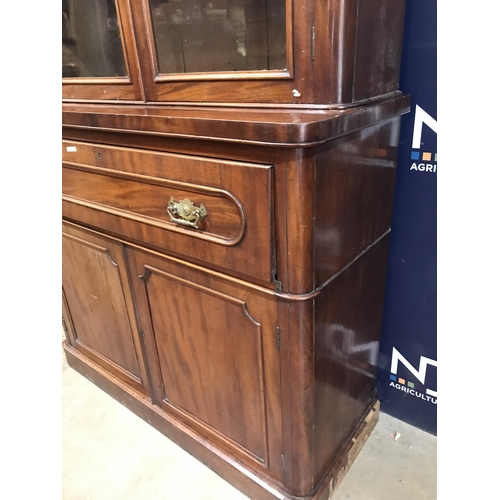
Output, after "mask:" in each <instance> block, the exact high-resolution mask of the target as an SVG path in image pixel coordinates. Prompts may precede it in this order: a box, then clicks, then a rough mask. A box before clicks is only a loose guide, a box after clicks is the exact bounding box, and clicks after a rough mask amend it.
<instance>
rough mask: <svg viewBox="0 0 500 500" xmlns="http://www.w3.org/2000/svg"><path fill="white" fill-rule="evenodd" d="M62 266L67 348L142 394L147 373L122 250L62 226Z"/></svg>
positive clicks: (71, 227)
mask: <svg viewBox="0 0 500 500" xmlns="http://www.w3.org/2000/svg"><path fill="white" fill-rule="evenodd" d="M62 265H63V272H62V278H63V279H62V281H63V303H64V305H65V307H64V310H65V311H66V315H67V316H68V317H67V318H66V319H67V323H69V325H68V324H66V332H67V337H68V341H69V344H70V345H71V346H72V347H73V348H75V349H77V350H78V351H80V352H82V353H83V354H85V355H86V356H88V357H89V358H90V359H92V360H93V361H95V362H96V363H98V364H100V365H101V366H102V367H103V368H105V369H107V370H108V371H110V372H111V373H113V374H114V375H115V376H117V377H119V378H121V379H122V380H124V381H126V382H128V383H130V384H131V385H133V386H134V387H135V388H137V389H140V390H143V391H144V388H145V387H146V377H145V369H144V363H143V360H142V358H141V356H140V353H141V349H140V341H139V336H138V332H137V326H136V321H135V318H134V313H133V310H134V309H133V304H132V297H131V294H130V291H129V289H128V280H127V275H126V268H125V261H124V257H123V250H122V248H121V246H120V245H119V244H118V243H116V242H115V241H113V240H111V239H108V238H105V237H104V236H100V235H97V234H96V233H91V232H88V231H84V230H82V229H80V228H76V227H75V226H72V225H67V224H64V225H63V250H62ZM65 323H66V320H65Z"/></svg>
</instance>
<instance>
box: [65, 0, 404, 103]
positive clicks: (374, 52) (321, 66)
mask: <svg viewBox="0 0 500 500" xmlns="http://www.w3.org/2000/svg"><path fill="white" fill-rule="evenodd" d="M283 1H285V2H286V60H287V63H286V66H287V67H286V69H284V70H272V71H226V72H223V71H222V72H221V71H215V72H195V73H174V74H165V73H160V70H159V67H158V63H157V49H156V46H155V40H154V35H153V29H152V23H151V15H150V10H149V2H148V0H137V1H134V2H130V1H129V0H117V7H118V9H119V12H120V19H121V23H122V26H123V29H122V35H123V39H124V49H125V59H126V61H127V64H128V69H129V77H130V81H131V84H132V85H130V84H128V85H127V84H125V85H122V86H116V85H112V84H109V83H108V84H107V85H99V83H98V81H91V82H89V83H88V84H86V83H84V82H78V83H73V82H72V81H71V80H72V79H63V81H66V83H65V84H64V91H63V98H64V99H68V100H95V99H121V100H133V101H144V102H146V101H147V102H152V101H153V102H154V101H162V102H184V103H186V102H193V103H200V102H203V103H226V104H230V103H233V104H243V105H244V104H246V103H270V104H286V105H291V106H294V105H302V104H308V105H318V104H320V105H321V104H329V105H331V106H334V107H335V106H339V105H340V106H342V105H345V104H350V103H353V102H362V101H364V100H366V99H369V98H371V97H375V96H379V95H384V94H390V93H391V92H395V91H397V90H398V84H399V63H400V59H401V50H402V32H403V23H404V8H405V1H404V0H375V1H372V0H329V1H327V2H324V1H322V0H283ZM271 35H272V31H271ZM213 37H214V39H215V38H216V36H215V34H214V35H213ZM185 41H186V42H189V40H187V39H186V40H185ZM141 84H143V85H144V93H143V90H142V87H141ZM139 94H140V95H139Z"/></svg>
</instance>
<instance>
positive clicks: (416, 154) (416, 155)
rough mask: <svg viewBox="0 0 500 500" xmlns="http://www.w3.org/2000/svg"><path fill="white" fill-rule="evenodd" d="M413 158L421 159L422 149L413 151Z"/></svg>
mask: <svg viewBox="0 0 500 500" xmlns="http://www.w3.org/2000/svg"><path fill="white" fill-rule="evenodd" d="M411 159H412V160H419V159H420V151H412V152H411Z"/></svg>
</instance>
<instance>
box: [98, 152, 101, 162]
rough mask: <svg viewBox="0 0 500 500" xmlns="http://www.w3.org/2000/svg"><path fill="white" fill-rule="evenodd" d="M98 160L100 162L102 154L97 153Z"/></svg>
mask: <svg viewBox="0 0 500 500" xmlns="http://www.w3.org/2000/svg"><path fill="white" fill-rule="evenodd" d="M97 159H98V160H100V159H101V153H99V151H97Z"/></svg>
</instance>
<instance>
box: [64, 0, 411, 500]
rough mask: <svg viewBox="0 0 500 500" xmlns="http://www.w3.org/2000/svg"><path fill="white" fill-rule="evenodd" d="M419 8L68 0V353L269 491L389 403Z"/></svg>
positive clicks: (206, 456) (307, 480)
mask: <svg viewBox="0 0 500 500" xmlns="http://www.w3.org/2000/svg"><path fill="white" fill-rule="evenodd" d="M403 19H404V1H401V0H376V1H365V0H329V1H327V2H323V1H321V2H319V1H315V0H277V1H273V2H269V1H264V0H213V1H210V2H205V1H203V0H189V1H188V0H179V1H176V2H167V1H163V0H150V1H147V0H138V1H134V2H130V1H128V0H116V1H112V0H93V1H92V2H87V1H86V2H83V1H82V0H67V1H65V2H63V76H64V78H63V119H62V121H63V142H62V163H63V175H62V214H63V219H64V222H63V317H64V323H65V325H66V330H67V340H66V342H65V344H64V350H65V353H66V356H67V358H68V362H69V364H70V365H71V366H72V367H74V368H75V369H77V370H78V371H80V372H81V373H83V374H84V375H85V376H87V377H89V378H90V379H91V380H92V381H93V382H94V383H96V384H97V385H99V386H100V387H102V388H103V389H104V390H105V391H106V392H108V393H109V394H111V395H112V396H113V397H115V398H117V399H118V400H119V401H120V402H122V403H123V404H124V405H125V406H127V407H128V408H130V409H131V410H132V411H134V412H135V413H137V414H138V415H140V416H141V417H142V418H144V419H145V420H147V421H148V422H149V423H150V424H151V425H153V426H155V427H156V428H157V429H159V430H160V431H161V432H163V433H164V434H166V435H167V436H168V437H169V438H170V439H172V440H174V441H175V442H176V443H178V444H179V445H180V446H182V447H183V448H184V449H186V450H188V451H189V452H190V453H192V454H193V455H194V456H196V457H197V458H198V459H200V460H201V461H203V462H204V463H206V464H207V465H208V466H210V467H211V468H212V469H213V470H215V471H216V472H217V473H218V474H220V475H221V476H222V477H224V478H226V479H227V480H228V481H230V482H231V483H232V484H234V485H235V486H236V487H237V488H239V489H241V490H242V491H243V492H245V493H246V494H247V495H249V496H250V497H251V498H255V499H259V500H260V499H290V500H291V499H293V498H297V497H300V498H308V499H314V500H326V499H327V498H328V496H329V492H330V491H331V489H332V488H333V486H334V483H335V482H336V481H337V477H339V476H338V475H339V471H340V470H341V468H342V466H343V465H345V460H347V458H346V457H347V454H348V452H349V449H350V448H349V446H350V443H351V442H352V439H353V436H354V437H356V436H357V437H359V432H360V429H361V428H362V425H363V422H364V419H365V418H366V416H367V414H369V413H370V412H371V411H372V408H373V406H374V404H375V402H376V391H375V376H376V365H377V355H378V345H379V337H380V327H381V321H382V310H383V296H384V283H385V266H386V260H387V251H388V242H389V235H390V224H391V213H392V196H393V191H394V182H395V175H396V160H397V152H398V142H399V129H400V117H401V115H402V114H403V113H405V112H407V111H408V110H409V98H408V96H404V95H403V94H402V93H401V92H400V91H399V90H398V73H399V64H400V55H401V42H402V32H403Z"/></svg>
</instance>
